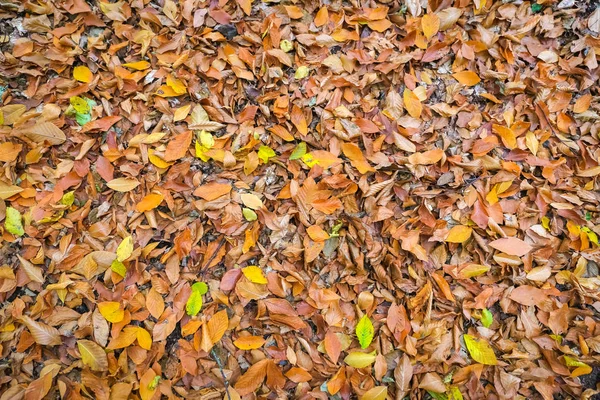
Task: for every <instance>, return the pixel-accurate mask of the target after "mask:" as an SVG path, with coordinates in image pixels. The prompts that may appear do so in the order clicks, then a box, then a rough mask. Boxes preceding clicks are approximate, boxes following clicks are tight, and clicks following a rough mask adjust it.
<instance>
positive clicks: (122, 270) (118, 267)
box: [110, 258, 127, 278]
mask: <svg viewBox="0 0 600 400" xmlns="http://www.w3.org/2000/svg"><path fill="white" fill-rule="evenodd" d="M110 269H111V270H112V271H113V272H114V273H115V274H118V275H120V276H122V277H123V278H125V275H127V267H126V266H125V264H123V263H122V262H121V261H119V260H117V259H116V258H115V259H114V260H113V262H112V264H110Z"/></svg>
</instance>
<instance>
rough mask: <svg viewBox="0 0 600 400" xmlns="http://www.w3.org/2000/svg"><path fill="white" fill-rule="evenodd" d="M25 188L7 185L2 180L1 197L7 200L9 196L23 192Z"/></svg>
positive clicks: (0, 183) (0, 184)
mask: <svg viewBox="0 0 600 400" xmlns="http://www.w3.org/2000/svg"><path fill="white" fill-rule="evenodd" d="M22 191H23V188H21V187H19V186H15V185H5V184H4V183H2V182H0V199H2V200H6V199H8V198H9V197H12V196H14V195H15V194H18V193H21V192H22Z"/></svg>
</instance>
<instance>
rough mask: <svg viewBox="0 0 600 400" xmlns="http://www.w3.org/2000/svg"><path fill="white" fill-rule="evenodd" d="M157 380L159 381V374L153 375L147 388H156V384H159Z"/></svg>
mask: <svg viewBox="0 0 600 400" xmlns="http://www.w3.org/2000/svg"><path fill="white" fill-rule="evenodd" d="M159 382H160V376H159V375H156V376H155V377H154V379H152V382H150V384H149V385H148V389H150V390H154V389H156V388H157V386H158V384H159Z"/></svg>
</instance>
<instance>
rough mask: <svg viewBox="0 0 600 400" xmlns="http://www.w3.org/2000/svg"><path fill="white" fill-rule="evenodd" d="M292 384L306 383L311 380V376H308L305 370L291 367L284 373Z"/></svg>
mask: <svg viewBox="0 0 600 400" xmlns="http://www.w3.org/2000/svg"><path fill="white" fill-rule="evenodd" d="M285 376H287V377H288V378H289V379H290V380H291V381H292V382H296V383H300V382H308V381H310V380H311V379H312V375H311V374H309V373H308V372H307V371H306V370H305V369H303V368H299V367H292V368H290V370H289V371H288V372H286V373H285Z"/></svg>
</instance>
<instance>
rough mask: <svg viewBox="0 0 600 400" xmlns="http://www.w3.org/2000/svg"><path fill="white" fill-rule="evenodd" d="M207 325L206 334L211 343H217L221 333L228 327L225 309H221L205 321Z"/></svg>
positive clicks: (221, 335)
mask: <svg viewBox="0 0 600 400" xmlns="http://www.w3.org/2000/svg"><path fill="white" fill-rule="evenodd" d="M207 326H208V334H209V336H210V340H211V341H212V342H213V344H215V343H217V342H218V341H219V340H221V338H222V337H223V335H224V334H225V331H226V330H227V328H228V327H229V318H228V317H227V310H221V311H219V312H218V313H216V314H215V315H213V316H212V318H211V319H210V320H209V321H208V323H207Z"/></svg>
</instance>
